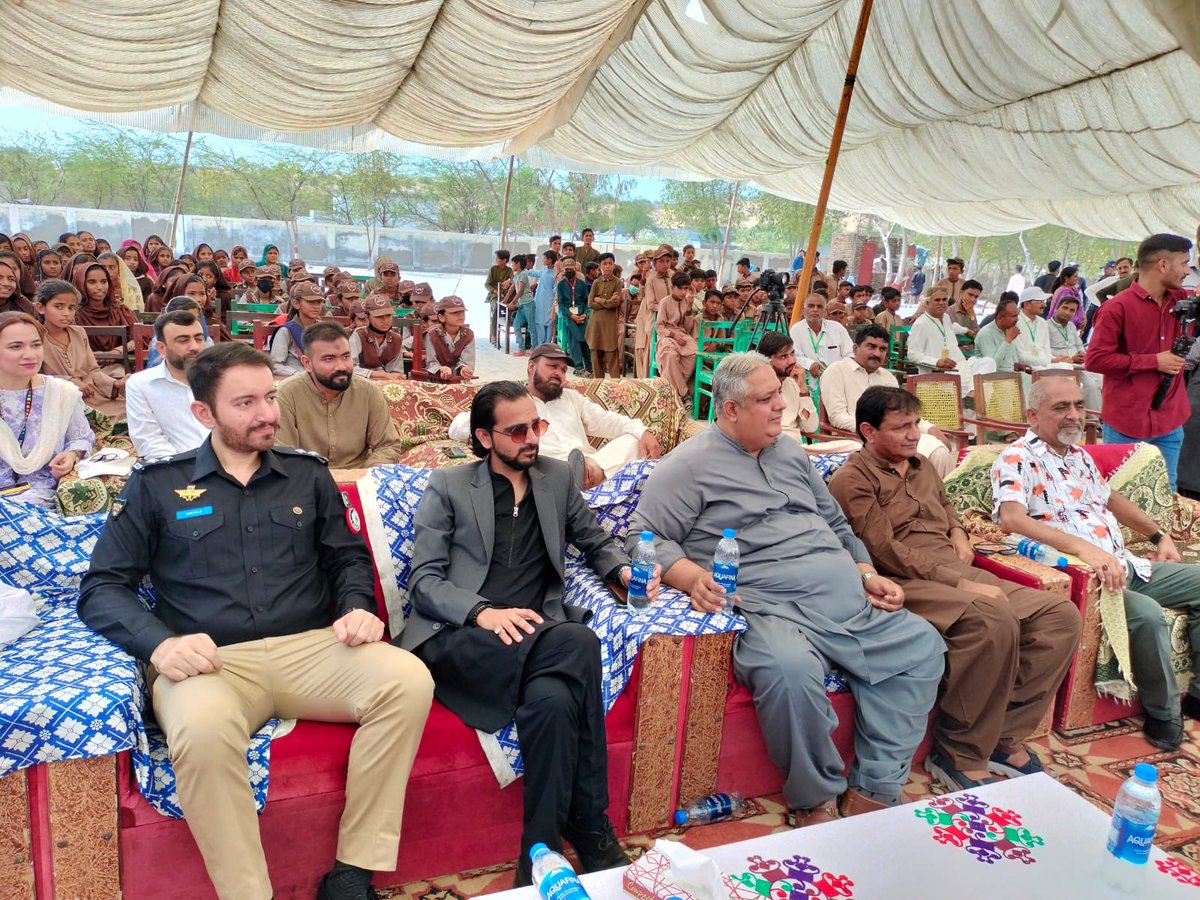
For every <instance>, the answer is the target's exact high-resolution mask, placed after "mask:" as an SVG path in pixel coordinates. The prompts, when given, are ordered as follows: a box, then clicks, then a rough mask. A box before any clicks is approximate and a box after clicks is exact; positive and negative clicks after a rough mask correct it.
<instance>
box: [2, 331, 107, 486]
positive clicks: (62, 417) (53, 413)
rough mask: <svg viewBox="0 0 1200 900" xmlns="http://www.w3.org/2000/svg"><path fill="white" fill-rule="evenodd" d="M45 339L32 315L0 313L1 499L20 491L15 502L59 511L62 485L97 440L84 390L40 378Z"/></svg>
mask: <svg viewBox="0 0 1200 900" xmlns="http://www.w3.org/2000/svg"><path fill="white" fill-rule="evenodd" d="M45 338H46V332H45V329H44V328H43V327H42V325H41V323H40V322H38V321H37V320H36V319H35V318H33V316H31V315H29V314H28V313H19V312H6V313H0V494H4V493H7V492H8V491H9V490H12V489H14V488H17V489H19V492H18V491H14V493H12V494H10V495H9V496H10V497H11V498H12V499H14V500H17V501H20V502H22V503H28V504H31V505H34V506H42V507H45V508H46V509H54V508H55V500H54V495H55V490H56V488H57V487H58V482H59V480H60V479H61V478H62V477H63V476H64V475H67V474H69V473H70V472H71V470H72V469H74V468H75V464H76V463H77V462H78V461H79V460H80V459H81V458H82V457H84V456H86V455H87V454H88V453H90V452H91V449H92V445H93V444H94V443H95V441H96V436H95V435H94V434H93V433H92V429H91V428H90V427H89V426H88V422H87V418H86V417H85V415H84V408H83V394H82V393H81V392H80V390H79V388H77V387H76V386H75V385H73V384H71V382H69V381H66V380H64V379H61V378H52V377H50V376H48V375H39V374H38V372H39V371H40V370H41V368H42V343H43V341H44V340H45ZM21 486H26V487H21Z"/></svg>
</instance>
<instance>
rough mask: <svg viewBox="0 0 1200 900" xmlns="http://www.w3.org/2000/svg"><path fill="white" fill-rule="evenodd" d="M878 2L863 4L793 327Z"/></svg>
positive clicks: (865, 0) (812, 262) (805, 291)
mask: <svg viewBox="0 0 1200 900" xmlns="http://www.w3.org/2000/svg"><path fill="white" fill-rule="evenodd" d="M874 5H875V0H862V9H861V10H859V13H858V30H857V31H855V32H854V45H853V46H852V47H851V48H850V60H849V62H847V63H846V81H845V84H844V85H843V86H842V101H841V103H840V104H839V106H838V114H837V121H836V122H835V123H834V126H833V138H832V139H831V140H830V142H829V156H828V157H827V158H826V160H825V177H824V178H823V179H821V192H820V194H818V195H817V208H816V211H815V212H814V213H813V224H812V231H811V232H809V235H808V249H807V250H805V252H804V268H803V269H802V270H801V271H800V282H799V287H798V288H797V289H796V301H795V303H794V304H793V305H792V324H793V325H794V324H795V323H796V322H798V321H800V313H801V312H802V311H803V309H804V298H805V297H807V296H808V286H809V284H810V283H811V281H812V273H813V268H815V266H816V263H817V242H818V239H819V238H820V236H821V229H822V227H824V225H825V209H826V207H827V206H828V205H829V189H830V188H831V187H833V173H834V171H835V170H836V169H837V161H838V154H839V153H840V152H841V149H842V134H843V133H844V132H845V130H846V116H847V115H848V114H849V112H850V99H851V98H852V97H853V96H854V82H855V81H856V80H857V78H858V61H859V59H860V58H861V57H862V48H863V41H864V39H865V38H866V36H867V23H868V22H870V20H871V8H872V7H873V6H874Z"/></svg>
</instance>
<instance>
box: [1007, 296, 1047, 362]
mask: <svg viewBox="0 0 1200 900" xmlns="http://www.w3.org/2000/svg"><path fill="white" fill-rule="evenodd" d="M1049 299H1050V295H1049V294H1047V293H1046V292H1045V291H1043V290H1042V289H1041V288H1040V287H1027V288H1025V290H1023V291H1021V297H1020V305H1021V311H1020V313H1019V314H1018V315H1017V328H1018V329H1019V331H1020V334H1019V335H1018V336H1017V339H1016V340H1015V341H1014V342H1013V345H1014V346H1015V347H1016V350H1017V358H1018V359H1019V360H1020V361H1021V362H1023V363H1024V364H1025V365H1027V366H1029V367H1030V368H1032V369H1046V368H1049V367H1050V363H1051V360H1052V359H1053V354H1052V353H1051V350H1050V326H1049V325H1048V324H1047V323H1046V320H1045V319H1043V318H1042V308H1043V307H1044V306H1045V305H1046V301H1047V300H1049Z"/></svg>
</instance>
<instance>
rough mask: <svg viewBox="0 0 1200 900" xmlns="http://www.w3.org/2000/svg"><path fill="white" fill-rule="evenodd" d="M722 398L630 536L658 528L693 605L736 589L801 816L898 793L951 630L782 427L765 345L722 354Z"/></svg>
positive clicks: (643, 505) (708, 605) (653, 488)
mask: <svg viewBox="0 0 1200 900" xmlns="http://www.w3.org/2000/svg"><path fill="white" fill-rule="evenodd" d="M713 402H714V403H715V404H716V409H717V414H716V424H715V425H712V426H710V427H709V428H708V429H707V430H706V431H704V432H702V433H701V434H699V435H697V436H696V437H694V438H692V439H691V440H689V441H687V442H686V443H684V444H681V445H680V446H679V447H678V448H676V449H675V450H674V451H673V452H671V453H670V454H668V455H667V457H666V458H664V459H663V461H662V462H660V463H659V464H658V466H657V468H656V469H655V470H654V472H653V473H652V474H651V476H650V477H649V479H647V481H646V485H645V488H644V490H643V492H642V496H641V500H640V502H639V503H638V508H637V510H636V512H635V513H634V516H633V520H632V521H631V523H630V527H629V534H630V540H631V541H632V542H636V540H637V535H638V533H639V532H641V531H642V530H647V531H652V532H654V535H655V549H656V551H657V553H658V560H659V562H660V563H661V564H662V567H663V577H662V580H663V583H664V584H668V585H670V586H672V587H675V588H678V589H679V590H682V591H684V592H685V593H688V594H690V595H691V598H692V606H693V608H695V609H697V610H700V611H702V612H714V611H716V610H718V609H720V608H721V607H722V606H724V605H725V604H726V603H727V602H730V601H731V602H733V603H734V604H735V606H736V608H737V609H738V610H739V611H740V612H741V613H742V615H743V616H744V617H745V619H746V622H747V624H748V626H749V628H748V629H747V630H746V631H745V632H744V633H743V634H741V635H739V637H738V639H737V642H736V643H735V644H734V650H733V663H734V672H735V674H736V676H737V678H738V680H739V681H741V682H742V683H744V684H745V685H746V686H747V687H749V688H750V690H751V692H752V693H753V694H754V704H755V708H756V710H757V712H758V721H759V725H760V727H761V728H762V732H763V737H764V739H765V741H766V744H767V750H768V752H769V754H770V756H771V759H772V761H773V762H774V763H775V764H776V765H777V766H779V768H780V769H782V770H783V771H784V772H785V773H786V780H785V781H784V785H783V793H784V797H785V798H786V800H787V802H788V805H789V806H791V807H792V808H793V809H796V810H801V811H803V814H802V815H801V816H799V817H798V822H799V824H812V823H816V822H824V821H829V820H831V819H835V818H839V817H840V816H846V815H854V814H856V813H860V812H867V811H870V810H873V809H879V808H881V807H883V806H890V805H894V804H896V803H898V802H900V793H901V788H902V787H903V785H904V782H905V780H906V779H907V777H908V770H909V766H910V764H911V762H912V757H913V753H914V752H915V751H916V748H917V745H918V744H919V743H920V741H921V738H922V736H923V735H924V733H925V729H926V725H927V723H928V717H929V711H930V709H931V708H932V707H933V705H934V703H935V702H936V700H937V690H938V682H939V681H940V679H941V677H942V669H943V652H944V649H945V645H944V644H943V642H942V639H941V637H940V636H939V635H938V633H937V631H936V630H935V629H934V628H933V627H932V626H930V625H929V624H928V623H927V622H925V621H924V620H923V619H921V618H920V617H918V616H914V615H912V614H910V613H908V612H907V611H905V610H903V609H901V607H902V605H903V602H904V595H903V592H902V591H901V590H900V588H899V587H898V586H897V585H896V584H895V583H893V582H891V581H889V580H888V579H886V578H884V577H883V576H881V575H878V574H876V573H875V570H874V568H873V567H872V566H871V562H870V557H869V556H868V555H867V551H866V548H864V547H863V545H862V542H861V541H859V540H858V538H856V537H855V536H854V534H853V532H852V531H851V530H850V527H849V525H848V524H847V522H846V519H845V517H844V516H843V515H842V511H841V509H840V508H839V507H838V505H837V503H836V502H834V500H833V498H832V497H831V496H830V495H829V491H828V490H827V489H826V487H825V483H824V481H823V480H822V478H821V476H820V474H818V473H817V472H816V470H814V469H813V467H812V465H811V463H810V462H809V460H808V456H807V455H806V454H805V452H804V450H803V448H802V447H801V446H800V445H799V444H797V443H796V442H795V441H790V440H786V439H785V440H777V438H778V436H779V434H780V430H781V424H780V420H781V414H782V412H783V409H784V401H783V398H782V396H781V395H780V392H779V379H778V378H776V377H775V374H774V372H773V371H772V369H771V366H770V363H769V362H768V360H767V359H766V358H765V357H763V356H760V355H759V354H757V353H735V354H731V355H730V356H728V357H727V358H726V359H724V360H723V361H722V362H721V364H720V366H718V368H717V371H716V374H715V376H714V379H713ZM725 528H735V529H737V532H738V534H737V542H738V547H739V549H740V551H741V570H740V572H739V576H738V585H737V593H736V594H735V595H734V596H733V597H732V598H727V597H725V596H723V591H722V590H721V589H720V588H719V587H718V586H717V585H716V584H715V583H714V582H713V580H712V573H711V572H710V571H709V569H710V568H711V562H712V556H713V551H714V550H715V549H716V545H717V541H718V540H720V538H721V532H722V530H723V529H725ZM832 665H836V666H838V667H839V668H841V669H842V670H843V671H844V672H845V673H846V677H847V681H848V682H849V684H850V689H851V691H852V692H853V694H854V698H855V701H856V712H855V760H854V765H853V767H852V768H851V770H850V776H849V780H848V781H847V778H846V777H845V776H843V774H842V772H843V771H844V768H845V764H844V762H843V760H842V758H841V755H840V754H839V753H838V751H837V748H836V747H835V746H834V743H833V737H832V735H833V731H834V728H835V726H836V725H837V718H836V716H835V715H834V713H833V710H832V707H831V706H830V704H829V700H828V698H827V697H826V694H825V686H824V679H825V675H826V673H828V671H829V668H830V666H832Z"/></svg>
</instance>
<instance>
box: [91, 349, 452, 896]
mask: <svg viewBox="0 0 1200 900" xmlns="http://www.w3.org/2000/svg"><path fill="white" fill-rule="evenodd" d="M188 381H189V384H190V385H191V388H192V392H193V395H194V396H195V403H193V405H192V410H193V412H194V414H195V415H196V417H197V418H198V419H199V420H200V421H201V422H202V423H203V424H204V425H205V426H206V427H208V428H210V429H212V434H211V436H210V437H209V438H208V439H207V440H206V441H205V442H204V443H203V444H202V445H201V446H200V447H199V448H198V449H197V450H194V451H190V452H188V453H182V454H178V455H176V456H172V457H168V458H166V459H161V460H147V461H145V462H144V463H141V464H139V465H138V466H136V467H135V470H134V472H133V474H132V475H131V477H130V479H129V481H128V483H127V484H126V486H125V489H124V491H123V492H122V493H121V496H120V497H119V498H118V499H117V500H116V501H114V503H113V508H112V512H111V514H110V518H109V521H108V523H107V524H106V525H105V528H104V531H103V533H102V534H101V536H100V539H99V541H98V542H97V544H96V549H95V552H94V553H93V556H92V563H91V568H90V570H89V571H88V573H87V575H86V576H85V577H84V579H83V583H82V586H81V593H80V598H79V615H80V617H81V618H82V619H83V621H85V622H86V623H87V624H88V625H90V626H91V627H92V628H94V629H95V630H96V631H98V632H100V633H101V634H103V635H104V636H105V637H108V638H109V639H110V640H112V641H114V642H115V643H117V644H119V645H120V646H121V647H123V648H125V650H127V651H128V652H129V653H131V654H133V655H134V656H136V657H138V658H139V659H141V660H143V661H145V662H148V663H149V664H150V670H149V676H148V681H149V683H150V690H151V695H152V700H153V706H154V712H155V715H156V717H157V719H158V722H159V724H160V725H161V726H162V729H163V733H164V734H165V736H166V739H167V744H168V747H169V750H170V753H171V760H172V764H173V766H174V769H175V775H176V781H177V788H178V793H179V800H180V805H181V807H182V808H183V811H184V814H185V816H186V818H187V823H188V826H189V827H190V828H191V830H192V834H193V836H194V837H195V839H196V843H197V845H198V847H199V848H200V852H201V853H202V854H203V856H204V861H205V866H206V868H207V869H208V873H209V877H210V878H211V879H212V881H213V885H214V887H215V888H216V890H217V893H218V895H219V896H220V897H222V898H234V897H236V898H239V900H242V898H260V897H261V898H269V897H270V896H271V895H272V891H271V884H270V880H269V878H268V875H267V866H266V862H265V860H264V858H263V852H262V844H261V841H260V838H259V833H258V820H257V816H256V814H255V805H254V798H253V794H252V791H251V788H250V784H249V773H248V770H247V765H246V750H247V748H248V746H249V742H250V736H251V735H252V734H254V732H255V731H257V730H258V729H259V728H260V727H261V726H262V724H263V723H264V722H266V721H267V720H268V719H270V718H272V717H274V716H281V717H285V718H315V719H320V720H323V721H346V722H352V721H357V722H359V724H360V727H359V728H358V731H357V732H356V734H355V737H354V742H353V744H352V746H351V755H350V768H349V773H348V778H347V784H346V807H345V811H344V813H343V816H342V821H341V828H340V834H339V841H338V852H337V860H336V861H335V864H334V866H333V868H332V869H331V870H330V872H329V873H328V874H326V875H325V877H324V878H323V879H322V881H321V887H320V890H319V893H318V898H326V900H335V898H347V900H364V898H369V897H373V896H374V894H372V893H370V890H371V888H370V883H371V875H372V871H375V870H382V871H391V870H392V869H394V868H395V864H396V858H397V851H398V848H399V840H400V814H401V811H402V809H403V807H404V791H405V787H406V785H407V781H408V773H409V770H410V768H411V765H412V761H413V757H414V756H415V755H416V751H417V745H418V743H419V741H420V737H421V731H422V729H423V727H424V724H425V718H426V716H427V715H428V713H429V707H430V704H431V702H432V694H433V682H432V679H431V678H430V676H429V673H428V671H427V670H426V668H425V666H424V665H423V664H422V663H421V662H420V661H419V660H417V659H416V657H414V656H412V655H411V654H410V653H408V652H407V651H404V650H400V649H398V648H396V647H392V646H390V645H389V644H387V643H386V642H384V641H382V640H381V638H382V637H383V633H384V625H383V622H382V621H381V620H380V619H379V618H377V617H376V616H375V614H374V609H375V598H374V593H373V580H372V568H371V559H370V556H369V555H368V553H367V548H366V544H365V543H364V541H363V538H362V536H361V534H359V533H358V532H359V530H360V525H359V523H358V519H357V515H356V514H355V513H353V512H352V511H350V510H348V509H347V508H346V506H345V505H344V504H343V502H342V500H341V496H340V493H339V491H338V489H337V485H336V484H335V483H334V481H333V478H332V477H331V476H330V474H329V470H328V468H327V466H326V462H325V460H324V459H322V458H321V457H319V456H317V455H316V454H312V453H309V452H307V451H304V450H293V449H289V448H282V447H274V448H273V447H272V445H273V444H274V439H275V429H276V423H277V422H278V419H279V408H278V406H277V405H276V402H275V380H274V377H273V376H272V372H271V360H270V359H269V358H268V357H267V356H266V355H265V354H263V353H260V352H258V351H256V350H254V349H252V348H250V347H248V346H247V345H245V344H242V343H239V342H229V343H221V344H217V345H216V346H214V347H212V348H210V349H208V350H205V351H204V352H203V353H201V354H200V355H199V356H198V357H197V359H196V361H195V363H194V364H193V365H192V367H191V368H190V369H189V370H188ZM147 574H149V576H150V580H151V583H152V584H153V586H154V590H155V593H156V594H157V602H156V604H155V606H154V609H153V611H151V610H148V609H147V608H146V607H145V606H144V605H143V604H142V603H141V601H140V600H139V599H138V596H137V588H138V585H139V584H140V583H141V581H142V579H143V577H144V576H145V575H147Z"/></svg>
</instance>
